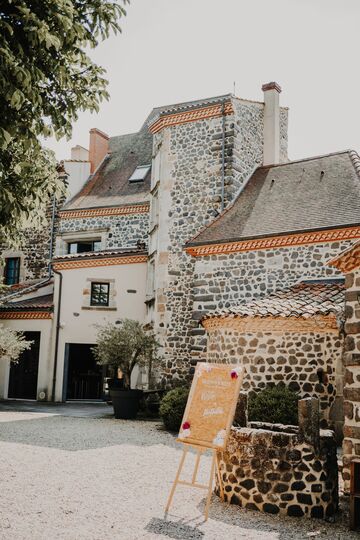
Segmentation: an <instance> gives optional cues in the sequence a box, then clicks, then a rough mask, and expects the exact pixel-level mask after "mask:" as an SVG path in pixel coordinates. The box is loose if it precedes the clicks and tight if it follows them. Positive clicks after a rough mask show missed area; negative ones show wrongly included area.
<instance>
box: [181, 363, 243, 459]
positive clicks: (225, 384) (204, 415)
mask: <svg viewBox="0 0 360 540" xmlns="http://www.w3.org/2000/svg"><path fill="white" fill-rule="evenodd" d="M243 375H244V370H243V368H242V367H240V366H234V365H229V364H208V363H203V362H201V363H198V364H197V366H196V368H195V374H194V379H193V382H192V385H191V389H190V393H189V397H188V401H187V405H186V409H185V413H184V417H183V421H182V424H181V428H180V432H179V437H178V440H179V441H180V442H182V443H185V444H192V445H196V446H203V447H204V446H205V447H207V448H214V449H216V450H224V449H225V447H226V442H227V438H228V436H229V432H230V428H231V425H232V422H233V419H234V415H235V409H236V404H237V400H238V397H239V392H240V387H241V383H242V379H243Z"/></svg>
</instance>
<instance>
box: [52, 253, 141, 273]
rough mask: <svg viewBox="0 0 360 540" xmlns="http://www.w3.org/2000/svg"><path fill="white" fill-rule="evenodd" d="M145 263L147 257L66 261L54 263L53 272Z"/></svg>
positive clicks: (130, 256)
mask: <svg viewBox="0 0 360 540" xmlns="http://www.w3.org/2000/svg"><path fill="white" fill-rule="evenodd" d="M144 262H147V255H129V256H127V257H104V258H101V259H100V258H99V259H85V260H76V261H73V260H67V261H61V262H56V263H54V265H53V268H54V269H55V270H74V269H78V268H92V267H98V266H113V265H118V264H138V263H144Z"/></svg>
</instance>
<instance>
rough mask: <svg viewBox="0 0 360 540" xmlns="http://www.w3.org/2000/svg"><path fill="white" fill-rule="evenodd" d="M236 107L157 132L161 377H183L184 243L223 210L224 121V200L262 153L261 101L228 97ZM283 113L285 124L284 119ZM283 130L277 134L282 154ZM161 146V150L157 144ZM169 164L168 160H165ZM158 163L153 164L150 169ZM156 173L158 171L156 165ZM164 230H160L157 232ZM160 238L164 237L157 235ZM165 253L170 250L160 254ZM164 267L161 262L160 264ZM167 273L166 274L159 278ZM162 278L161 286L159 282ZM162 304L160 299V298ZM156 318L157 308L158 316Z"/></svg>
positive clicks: (189, 283) (190, 267)
mask: <svg viewBox="0 0 360 540" xmlns="http://www.w3.org/2000/svg"><path fill="white" fill-rule="evenodd" d="M232 105H233V109H234V113H233V114H231V115H227V116H226V117H225V119H224V123H223V118H221V117H220V118H211V119H206V120H200V121H195V122H188V123H186V124H181V125H175V126H172V127H169V128H166V129H163V130H162V132H160V133H157V134H156V136H155V137H154V152H155V153H156V152H158V151H159V152H160V167H159V171H161V172H160V173H159V174H160V177H159V178H154V179H153V181H154V183H156V182H158V181H159V191H161V192H163V191H164V189H165V190H166V189H169V197H168V199H166V202H165V197H163V198H161V196H160V198H159V201H160V208H159V233H158V238H159V242H158V246H157V249H158V253H159V258H160V256H162V257H163V260H165V259H166V262H165V263H164V264H163V268H162V269H161V270H159V261H158V262H157V268H156V275H160V276H161V278H160V280H161V283H160V282H159V283H156V284H155V288H156V290H157V291H158V297H160V298H161V302H159V301H157V305H156V307H155V310H156V311H157V310H161V323H155V324H158V326H159V327H160V324H162V325H163V326H162V327H160V328H159V330H160V335H162V339H161V341H162V344H163V353H164V357H165V368H164V376H165V379H166V380H170V379H171V378H172V377H173V376H174V374H177V375H178V376H179V377H180V378H183V377H186V376H188V373H189V368H188V366H189V360H190V349H191V341H192V335H191V331H192V329H193V328H194V327H196V326H197V322H196V321H194V320H192V317H191V313H192V311H193V290H194V285H193V278H194V271H195V269H194V267H195V260H194V259H193V258H192V257H190V256H188V255H187V254H186V253H184V251H183V247H184V244H185V243H186V242H187V241H188V240H190V239H191V238H192V237H193V236H194V235H195V234H197V233H198V232H200V230H201V229H202V228H203V227H204V226H205V225H207V224H208V223H210V222H211V221H212V220H213V219H214V217H215V216H216V215H217V213H218V212H219V211H220V210H221V171H222V137H223V129H224V128H225V200H224V203H225V206H226V205H228V204H229V203H230V202H232V201H233V200H234V198H235V196H236V195H237V193H238V192H239V189H240V188H241V187H242V186H243V185H244V183H245V181H246V180H247V178H248V177H249V175H250V173H251V172H252V171H253V169H254V168H255V167H256V166H257V165H259V164H261V162H262V155H263V114H264V113H263V104H262V103H256V102H250V101H245V100H239V99H233V100H232ZM284 114H285V116H287V112H285V113H282V117H283V121H282V129H283V130H286V128H287V122H286V121H285V120H284ZM286 140H287V134H286V133H282V141H283V142H282V148H283V151H282V155H283V157H284V155H285V153H286V149H285V145H286ZM159 148H160V150H158V149H159ZM164 164H166V165H164ZM154 170H155V168H154ZM154 174H156V172H154ZM165 228H166V229H167V234H166V235H165V234H164V233H163V232H162V231H164V229H165ZM162 238H164V241H163V242H162V240H161V239H162ZM164 253H167V254H168V256H167V257H166V258H165V257H164V256H163V254H164ZM160 266H161V263H160ZM165 275H167V277H164V276H165ZM164 283H166V285H164ZM160 304H161V305H160ZM159 319H160V315H159Z"/></svg>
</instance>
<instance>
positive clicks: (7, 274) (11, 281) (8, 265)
mask: <svg viewBox="0 0 360 540" xmlns="http://www.w3.org/2000/svg"><path fill="white" fill-rule="evenodd" d="M19 279H20V257H9V258H7V259H6V260H5V271H4V283H5V285H15V284H16V283H19Z"/></svg>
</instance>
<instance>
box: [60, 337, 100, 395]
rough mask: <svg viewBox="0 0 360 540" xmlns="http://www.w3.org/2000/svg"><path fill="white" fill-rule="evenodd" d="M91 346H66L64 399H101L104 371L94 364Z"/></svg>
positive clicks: (83, 344) (73, 344) (81, 344)
mask: <svg viewBox="0 0 360 540" xmlns="http://www.w3.org/2000/svg"><path fill="white" fill-rule="evenodd" d="M93 346H94V345H90V344H85V343H69V344H68V361H67V392H66V399H102V396H103V371H104V370H103V367H102V366H98V365H97V363H96V360H95V358H94V356H93V354H92V350H91V349H92V347H93Z"/></svg>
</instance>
